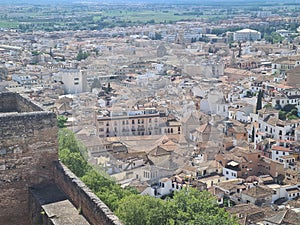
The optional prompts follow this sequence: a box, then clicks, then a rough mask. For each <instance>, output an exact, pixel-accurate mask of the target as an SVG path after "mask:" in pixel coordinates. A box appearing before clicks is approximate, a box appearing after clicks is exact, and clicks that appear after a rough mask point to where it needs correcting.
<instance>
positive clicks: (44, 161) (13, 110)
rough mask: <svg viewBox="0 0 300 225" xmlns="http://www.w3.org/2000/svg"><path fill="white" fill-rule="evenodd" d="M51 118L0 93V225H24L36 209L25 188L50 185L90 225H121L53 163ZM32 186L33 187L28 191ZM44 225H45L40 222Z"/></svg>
mask: <svg viewBox="0 0 300 225" xmlns="http://www.w3.org/2000/svg"><path fill="white" fill-rule="evenodd" d="M57 134H58V127H57V119H56V115H55V114H54V113H52V112H45V111H42V109H41V108H40V107H39V106H38V105H36V104H34V103H32V102H31V101H30V99H28V98H24V97H22V96H21V95H19V94H16V93H1V92H0V190H1V191H0V224H5V225H30V224H32V223H33V224H34V223H35V222H36V221H35V220H33V219H32V218H35V215H33V214H37V213H39V210H37V209H39V207H38V206H37V205H35V204H34V203H33V202H34V201H33V200H32V198H31V199H29V196H30V194H29V189H30V190H33V189H35V188H37V189H38V188H39V189H42V190H43V189H44V188H43V187H47V186H49V185H50V184H55V185H57V187H58V188H59V189H61V190H62V191H63V192H64V193H65V194H66V197H67V198H68V199H69V200H70V201H71V202H72V203H73V204H74V205H75V207H76V208H77V209H79V208H80V209H81V211H82V214H83V215H84V216H85V217H86V219H87V220H88V221H89V222H90V223H91V224H94V225H104V224H105V225H122V223H121V222H120V220H119V219H118V218H117V217H116V216H115V215H114V214H113V213H112V212H111V211H110V209H109V208H108V207H107V206H106V205H105V204H104V203H103V202H102V201H101V200H100V199H99V198H98V197H97V196H96V195H95V194H93V193H92V192H91V190H90V189H89V188H87V187H86V186H85V185H84V183H83V182H82V181H80V180H79V178H77V177H76V176H75V175H74V174H73V173H72V172H71V171H70V170H69V169H67V168H66V167H65V166H64V165H62V164H61V163H60V162H58V138H57ZM32 188H33V189H32ZM43 224H47V223H43Z"/></svg>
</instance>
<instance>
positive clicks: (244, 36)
mask: <svg viewBox="0 0 300 225" xmlns="http://www.w3.org/2000/svg"><path fill="white" fill-rule="evenodd" d="M260 39H261V33H260V32H258V31H256V30H251V29H243V30H238V31H236V32H235V33H234V35H233V40H234V41H257V40H260Z"/></svg>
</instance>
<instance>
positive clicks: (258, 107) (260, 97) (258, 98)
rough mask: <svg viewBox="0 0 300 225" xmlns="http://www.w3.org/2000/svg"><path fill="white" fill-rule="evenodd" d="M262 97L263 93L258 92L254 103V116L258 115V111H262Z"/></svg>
mask: <svg viewBox="0 0 300 225" xmlns="http://www.w3.org/2000/svg"><path fill="white" fill-rule="evenodd" d="M262 97H263V93H262V91H259V92H258V95H257V101H256V114H257V113H258V110H261V109H262Z"/></svg>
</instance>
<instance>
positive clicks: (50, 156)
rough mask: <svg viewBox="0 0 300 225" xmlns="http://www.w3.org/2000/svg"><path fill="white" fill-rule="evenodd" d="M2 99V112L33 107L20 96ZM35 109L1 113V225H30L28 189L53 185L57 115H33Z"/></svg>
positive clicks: (12, 95) (4, 95)
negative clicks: (51, 183)
mask: <svg viewBox="0 0 300 225" xmlns="http://www.w3.org/2000/svg"><path fill="white" fill-rule="evenodd" d="M3 98H5V99H6V100H5V99H3ZM18 98H20V99H18ZM0 99H1V103H0V104H1V105H2V106H1V107H2V108H1V109H0V112H1V111H2V112H9V111H15V109H16V108H18V107H20V109H21V108H22V107H23V105H26V106H24V107H23V109H25V110H26V109H27V108H30V107H31V106H32V105H31V104H27V101H28V100H27V99H22V97H21V96H18V95H17V94H12V93H10V94H7V93H5V94H3V93H0ZM9 101H12V102H10V104H9V103H7V102H9ZM13 101H15V102H13ZM20 101H21V102H20ZM10 105H11V106H10ZM3 106H5V107H3ZM13 107H15V108H13ZM23 109H21V110H20V111H23ZM36 109H38V107H37V108H35V106H33V107H32V108H31V112H28V113H17V112H16V113H0V190H1V192H0V199H1V201H0V209H1V210H0V221H5V224H6V225H10V224H14V225H15V224H22V225H26V224H29V220H28V187H33V186H41V185H46V184H47V183H49V182H50V181H53V161H57V158H58V155H57V154H58V149H57V120H56V115H55V114H54V113H51V112H43V111H39V112H32V111H34V110H36Z"/></svg>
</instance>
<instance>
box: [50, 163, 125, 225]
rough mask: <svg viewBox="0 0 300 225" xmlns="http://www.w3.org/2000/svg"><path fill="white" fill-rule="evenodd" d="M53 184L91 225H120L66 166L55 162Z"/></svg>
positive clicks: (116, 218)
mask: <svg viewBox="0 0 300 225" xmlns="http://www.w3.org/2000/svg"><path fill="white" fill-rule="evenodd" d="M54 176H55V183H56V184H57V185H58V186H59V187H60V188H61V189H62V190H63V191H64V192H65V193H66V194H67V195H68V196H69V198H70V199H71V201H72V203H73V204H74V205H75V207H77V208H80V209H81V210H82V214H83V215H84V216H85V217H86V218H87V220H88V221H89V222H90V223H91V224H93V225H122V223H121V221H120V220H119V219H118V217H116V216H115V215H114V214H113V213H112V212H111V210H110V209H109V208H108V207H107V206H106V205H105V204H104V203H103V202H102V201H101V200H100V199H99V198H98V197H97V196H96V195H95V194H94V193H93V192H92V191H91V190H90V189H89V188H88V187H87V186H86V185H85V184H84V183H83V182H82V181H81V180H80V179H79V178H78V177H76V176H75V175H74V174H73V173H72V172H71V171H70V170H69V169H68V168H67V167H66V166H64V165H63V164H62V163H60V162H57V163H56V166H55V171H54Z"/></svg>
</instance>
